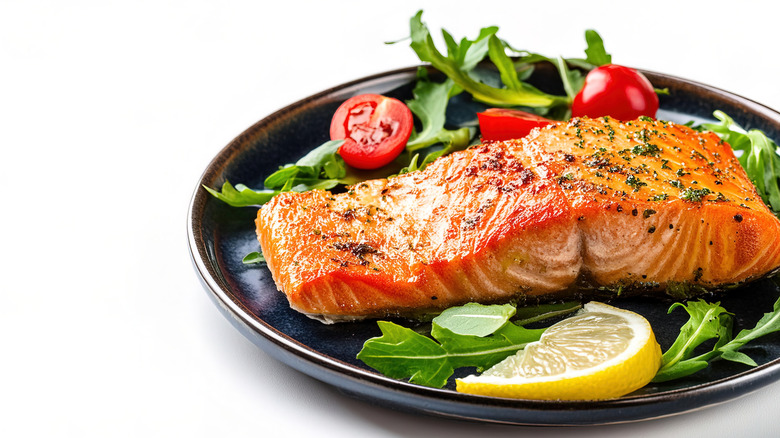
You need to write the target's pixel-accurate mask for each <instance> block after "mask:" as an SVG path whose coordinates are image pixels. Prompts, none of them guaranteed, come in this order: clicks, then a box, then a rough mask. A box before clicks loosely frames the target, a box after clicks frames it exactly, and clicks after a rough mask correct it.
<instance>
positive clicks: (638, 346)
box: [456, 301, 661, 400]
mask: <svg viewBox="0 0 780 438" xmlns="http://www.w3.org/2000/svg"><path fill="white" fill-rule="evenodd" d="M660 365H661V347H660V346H659V345H658V342H656V340H655V334H654V333H653V329H652V328H651V327H650V323H648V322H647V320H646V319H645V318H643V317H642V316H640V315H637V314H636V313H634V312H630V311H628V310H623V309H618V308H616V307H612V306H609V305H606V304H603V303H598V302H593V301H592V302H590V303H587V304H585V306H583V308H582V310H580V311H579V312H578V313H577V314H576V315H574V316H572V317H570V318H567V319H565V320H563V321H561V322H559V323H557V324H555V325H553V326H551V327H550V328H548V329H547V330H546V331H545V332H544V334H543V335H542V337H541V339H540V340H539V341H537V342H533V343H531V344H528V345H527V346H526V347H525V349H524V350H520V351H518V352H517V354H515V355H513V356H510V357H508V358H507V359H505V360H503V361H502V362H499V363H498V364H496V365H494V366H493V367H492V368H490V369H488V370H487V371H485V372H484V373H482V374H481V375H471V376H468V377H465V378H463V379H458V380H457V381H456V388H457V390H458V391H459V392H465V393H470V394H479V395H488V396H494V397H508V398H522V399H536V400H601V399H609V398H616V397H620V396H622V395H625V394H628V393H630V392H632V391H634V390H637V389H639V388H641V387H643V386H645V385H646V384H648V383H649V382H650V380H651V379H652V378H653V377H654V376H655V374H656V372H657V371H658V368H659V367H660Z"/></svg>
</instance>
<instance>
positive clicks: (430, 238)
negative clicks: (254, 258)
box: [256, 118, 780, 322]
mask: <svg viewBox="0 0 780 438" xmlns="http://www.w3.org/2000/svg"><path fill="white" fill-rule="evenodd" d="M256 225H257V236H258V239H259V241H260V245H261V247H262V251H263V255H264V256H265V259H266V261H267V263H268V268H269V269H270V270H271V272H272V274H273V278H274V280H275V282H276V284H277V286H278V288H279V289H280V290H281V291H283V292H284V293H285V294H286V295H287V298H288V300H289V302H290V305H291V306H292V307H293V308H294V309H296V310H298V311H300V312H303V313H305V314H307V315H309V316H311V317H316V318H319V319H322V320H325V321H327V322H331V321H340V320H350V319H357V318H364V317H379V316H388V315H408V314H413V313H416V312H425V311H432V310H437V309H443V308H447V307H450V306H453V305H459V304H463V303H466V302H471V301H478V302H483V303H490V302H502V301H504V302H505V301H509V300H511V299H523V298H526V297H533V296H550V297H556V296H562V295H567V294H568V295H571V294H572V293H574V292H575V291H578V290H579V291H582V290H594V289H597V288H598V289H601V290H602V291H603V290H607V291H611V292H613V293H615V294H620V293H628V292H642V293H651V292H658V291H667V292H668V293H671V294H676V293H689V292H692V291H698V290H709V289H718V288H722V287H725V286H729V285H734V284H738V283H741V282H744V281H748V280H751V279H754V278H757V277H760V276H762V275H764V274H766V273H768V272H770V271H773V270H775V269H776V268H778V266H780V221H778V219H777V218H776V217H775V216H774V215H773V214H772V213H771V212H770V211H769V209H768V208H767V207H766V206H765V205H764V203H763V202H762V200H761V198H760V196H759V195H758V193H757V192H756V189H755V187H754V186H753V184H752V183H751V182H750V180H749V179H748V177H747V175H746V174H745V172H744V170H743V169H742V167H741V166H740V164H739V162H738V161H737V159H736V157H735V156H734V153H733V151H732V149H731V147H730V146H729V145H728V144H726V143H724V142H722V141H721V140H720V138H719V137H717V136H716V135H715V134H713V133H699V132H696V131H695V130H692V129H690V128H688V127H686V126H682V125H677V124H673V123H668V122H661V121H654V120H652V119H648V118H644V119H642V120H636V121H631V122H620V121H616V120H614V119H609V118H599V119H588V118H582V119H572V120H571V121H568V122H560V123H554V124H551V125H549V126H547V127H545V128H542V129H538V130H535V131H534V132H532V133H531V134H530V135H529V136H527V137H525V138H523V139H519V140H511V141H505V142H491V143H484V144H481V145H478V146H475V147H472V148H469V149H467V150H464V151H460V152H456V153H453V154H451V155H448V156H445V157H442V158H439V159H438V160H436V161H435V162H433V163H431V164H430V165H429V166H428V167H427V168H426V169H424V170H422V171H416V172H411V173H408V174H404V175H400V176H396V177H393V178H389V179H377V180H371V181H366V182H363V183H360V184H358V185H355V186H352V187H350V188H349V189H348V191H347V192H346V193H339V194H332V193H330V192H327V191H320V190H317V191H309V192H305V193H292V192H288V193H282V194H280V195H278V196H276V197H274V198H273V199H272V200H271V201H270V202H268V203H267V204H265V205H264V206H263V207H262V208H261V209H260V210H259V212H258V215H257V220H256Z"/></svg>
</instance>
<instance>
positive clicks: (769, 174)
mask: <svg viewBox="0 0 780 438" xmlns="http://www.w3.org/2000/svg"><path fill="white" fill-rule="evenodd" d="M713 115H714V116H715V118H716V119H718V120H720V122H721V123H720V124H716V123H704V124H702V125H701V126H700V127H697V128H699V129H705V130H708V131H712V132H714V133H716V134H717V135H718V136H719V137H720V138H722V139H723V140H724V141H726V142H727V143H728V144H729V145H731V148H732V149H734V150H735V151H742V155H741V156H739V157H738V158H739V162H740V164H742V167H743V168H744V169H745V172H746V173H747V175H748V177H749V178H750V179H751V181H753V184H755V186H756V189H758V193H759V194H760V195H761V199H763V200H764V203H766V204H767V205H768V206H769V207H770V208H771V209H772V211H773V212H774V213H775V215H780V155H778V153H777V144H775V142H774V141H772V140H770V139H769V138H768V137H767V136H766V134H764V133H763V132H761V131H759V130H757V129H751V130H750V131H745V130H744V129H743V128H742V127H741V126H739V125H738V124H736V123H735V122H734V119H732V118H731V117H729V116H728V115H726V113H724V112H723V111H715V113H714V114H713Z"/></svg>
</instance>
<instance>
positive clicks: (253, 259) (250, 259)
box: [241, 251, 265, 265]
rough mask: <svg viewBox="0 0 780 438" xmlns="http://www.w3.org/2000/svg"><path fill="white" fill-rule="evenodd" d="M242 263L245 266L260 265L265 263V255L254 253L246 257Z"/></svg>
mask: <svg viewBox="0 0 780 438" xmlns="http://www.w3.org/2000/svg"><path fill="white" fill-rule="evenodd" d="M241 262H242V263H243V264H245V265H255V264H258V263H265V257H263V253H261V252H259V251H254V252H250V253H249V254H247V255H246V256H244V258H243V259H242V260H241Z"/></svg>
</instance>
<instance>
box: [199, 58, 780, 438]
mask: <svg viewBox="0 0 780 438" xmlns="http://www.w3.org/2000/svg"><path fill="white" fill-rule="evenodd" d="M415 72H416V67H411V68H406V69H402V70H396V71H391V72H387V73H382V74H378V75H374V76H371V77H367V78H364V79H360V80H356V81H353V82H350V83H347V84H344V85H340V86H338V87H335V88H332V89H330V90H326V91H323V92H321V93H319V94H316V95H314V96H311V97H309V98H306V99H303V100H301V101H299V102H296V103H294V104H292V105H290V106H288V107H286V108H284V109H281V110H279V111H277V112H276V113H274V114H271V115H270V116H268V117H266V118H265V119H263V120H261V121H259V122H257V123H256V124H254V125H253V126H251V127H250V128H249V129H247V130H246V131H245V132H243V133H242V134H241V135H239V136H238V137H237V138H236V139H234V140H233V141H232V142H230V144H228V145H227V146H226V147H225V148H224V149H223V150H222V151H220V152H219V154H217V156H216V157H215V158H214V159H213V161H212V162H211V163H210V164H209V166H208V168H207V169H206V171H205V172H204V173H203V176H202V177H201V179H200V181H198V186H197V187H196V189H195V193H194V195H193V197H192V201H191V204H190V208H189V212H188V224H187V229H188V230H187V231H188V238H189V247H190V254H191V257H192V260H193V263H194V265H195V270H196V271H197V274H198V276H199V277H200V279H201V281H202V283H203V286H204V288H205V289H206V291H207V293H208V295H209V297H210V298H211V299H212V300H213V302H214V303H215V304H216V306H217V308H218V309H219V310H220V311H221V312H222V314H223V315H225V317H226V318H227V319H228V321H230V322H231V323H232V324H233V326H235V327H236V328H237V329H238V330H239V331H240V332H241V333H242V334H244V335H245V336H246V337H247V338H249V339H250V340H251V341H252V342H254V343H255V344H256V345H258V346H259V347H260V348H262V349H263V350H265V351H266V352H268V353H269V354H271V355H272V356H273V357H275V358H276V359H278V360H280V361H282V362H284V363H285V364H287V365H289V366H291V367H293V368H295V369H297V370H299V371H301V372H303V373H305V374H308V375H310V376H312V377H314V378H316V379H319V380H321V381H323V382H326V383H328V384H331V385H334V386H335V387H337V388H339V390H341V391H342V392H344V393H346V394H349V395H351V396H354V397H358V398H360V399H364V400H366V401H369V402H373V403H377V404H380V405H382V406H387V407H391V408H396V409H401V410H407V411H413V412H419V413H426V414H433V415H438V416H444V417H450V418H457V419H464V420H476V421H484V422H493V423H504V424H519V425H588V424H608V423H622V422H631V421H638V420H645V419H651V418H658V417H664V416H668V415H675V414H681V413H685V412H689V411H693V410H697V409H701V408H703V407H706V406H711V405H714V404H718V403H722V402H726V401H728V400H732V399H734V398H736V397H740V396H743V395H745V394H748V393H750V392H752V391H754V390H757V389H759V388H761V387H762V386H764V385H767V384H768V383H770V382H773V381H775V380H777V379H778V378H780V333H775V334H772V335H768V336H766V337H764V338H760V339H759V340H758V341H757V342H756V343H755V344H751V346H750V347H749V348H745V349H744V351H745V352H746V353H747V354H749V355H750V356H751V357H753V358H754V359H755V360H756V362H757V363H758V364H759V366H757V367H755V368H749V367H747V366H744V365H740V364H735V363H732V362H727V361H718V362H715V363H713V365H712V366H710V367H709V368H708V369H707V370H705V371H704V372H700V373H698V374H696V375H694V376H691V377H689V378H687V379H683V380H679V381H674V382H668V383H666V384H651V385H648V386H647V387H645V388H642V389H641V390H639V391H636V392H634V393H632V394H629V395H627V396H624V397H622V398H619V399H615V400H606V401H578V402H570V401H534V400H509V399H500V398H492V397H483V396H476V395H470V394H461V393H458V392H455V391H454V384H453V382H454V380H452V379H451V381H450V384H449V385H448V386H447V387H445V388H443V389H435V388H427V387H423V386H419V385H414V384H410V383H407V382H403V381H398V380H394V379H389V378H387V377H384V376H382V375H381V374H379V373H377V372H375V371H373V370H372V369H370V368H368V367H366V366H365V365H364V364H363V363H362V362H360V361H358V360H357V359H355V355H356V354H357V352H358V351H359V350H360V349H361V348H362V345H363V342H365V341H366V340H367V339H369V338H371V337H374V336H378V335H379V333H380V332H379V329H378V328H377V325H376V322H374V321H365V322H354V323H342V324H334V325H324V324H322V323H320V322H318V321H314V320H312V319H309V318H307V317H306V316H304V315H302V314H300V313H298V312H296V311H294V310H291V309H290V307H289V305H288V303H287V299H286V298H285V296H284V294H282V293H281V292H279V291H277V290H276V285H275V284H274V282H273V279H272V278H271V273H270V272H269V271H268V269H267V268H265V267H264V266H256V265H255V266H246V265H244V264H243V263H242V262H241V259H242V258H243V257H244V255H246V254H247V253H249V252H252V251H257V250H258V248H259V245H258V243H257V240H256V238H255V234H254V223H253V221H254V218H255V216H256V209H255V208H233V207H229V206H228V205H226V204H224V203H222V202H221V201H218V200H216V199H214V198H212V197H211V196H210V195H209V194H208V193H207V192H206V191H205V190H203V189H202V188H201V186H202V185H206V186H209V187H221V185H222V183H223V182H224V181H225V180H226V179H227V180H229V181H231V182H232V183H244V184H246V185H248V186H250V187H262V182H263V180H264V179H265V177H266V176H268V175H269V174H271V173H272V172H274V171H275V170H276V169H277V168H278V166H279V165H280V164H284V163H289V162H294V161H296V160H297V159H298V158H300V157H301V156H303V155H304V154H305V153H306V152H307V151H308V150H310V149H312V148H314V147H316V146H318V145H320V144H322V143H323V142H324V141H326V140H328V139H329V138H328V133H329V126H330V118H331V115H332V114H333V112H334V111H335V109H336V108H337V107H338V105H339V104H340V103H341V102H343V101H344V100H346V99H347V98H349V97H351V96H354V95H358V94H362V93H380V94H386V95H390V96H393V97H397V98H400V99H409V98H411V90H412V87H413V82H414V79H415ZM644 73H645V75H646V76H647V77H648V78H649V79H650V81H651V82H652V83H653V85H654V86H655V87H657V88H668V89H669V91H670V95H669V96H662V97H661V111H659V114H658V118H659V119H666V120H671V121H675V122H686V121H689V120H692V119H694V120H698V121H700V120H712V112H713V111H714V110H716V109H720V110H723V111H725V112H726V113H727V114H729V115H731V116H732V117H733V118H734V119H735V120H736V121H737V122H738V123H740V124H741V125H742V126H743V127H745V128H747V129H751V128H757V129H761V130H763V131H764V132H765V133H766V134H767V135H769V136H770V137H771V138H773V139H778V138H780V114H778V113H777V112H776V111H773V110H771V109H769V108H767V107H765V106H762V105H760V104H758V103H756V102H753V101H751V100H748V99H745V98H743V97H740V96H737V95H734V94H732V93H728V92H725V91H722V90H719V89H716V88H713V87H709V86H706V85H703V84H699V83H696V82H693V81H688V80H685V79H680V78H675V77H672V76H668V75H663V74H658V73H653V72H644ZM431 74H435V72H433V71H431ZM434 77H435V76H434ZM532 81H534V83H535V84H536V85H537V86H539V87H540V88H542V89H546V90H550V91H553V89H554V88H555V87H556V85H555V84H556V83H557V74H556V73H554V72H553V71H552V70H550V69H544V68H542V69H539V70H538V71H537V72H536V73H535V75H534V77H533V78H532ZM461 96H463V95H461ZM481 108H484V107H482V106H481V105H480V104H477V103H475V102H472V101H470V100H468V99H467V98H456V99H455V100H454V101H453V102H452V103H451V104H450V107H449V111H448V119H450V120H464V119H468V118H473V117H474V113H475V112H476V111H478V110H480V109H481ZM778 295H780V292H779V291H778V288H777V287H776V286H775V284H774V283H773V282H772V281H769V280H760V281H757V282H754V283H751V284H749V285H746V286H743V287H741V288H739V289H735V290H732V291H730V292H729V293H728V294H724V295H721V296H717V297H709V298H710V299H717V300H720V301H721V302H722V305H723V306H724V307H725V308H726V309H728V310H729V311H731V312H733V313H735V314H736V316H737V318H736V320H735V333H736V330H739V329H740V328H750V327H752V326H753V325H754V324H755V322H756V321H758V319H759V318H760V317H761V315H762V314H763V313H764V312H768V311H770V310H771V309H772V304H773V303H774V301H775V300H776V299H777V297H778ZM670 304H671V302H670V301H667V300H664V299H651V298H633V299H624V300H620V301H618V302H617V305H619V306H620V307H623V308H626V309H629V310H633V311H635V312H637V313H640V314H641V315H643V316H645V317H646V318H647V319H648V320H649V321H650V323H651V324H652V326H653V329H654V331H655V333H656V336H657V338H658V341H659V343H660V344H661V346H662V348H664V349H665V348H667V347H668V346H669V345H670V344H671V343H672V341H673V340H674V338H675V337H676V335H677V333H678V329H679V327H680V325H681V324H682V323H684V322H685V320H686V319H687V318H686V314H685V312H683V311H681V310H678V311H676V312H674V313H672V314H671V315H667V309H668V308H669V305H670ZM469 371H471V370H460V372H459V373H458V374H456V376H462V375H465V374H468V373H469ZM258 390H260V389H259V388H258Z"/></svg>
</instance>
